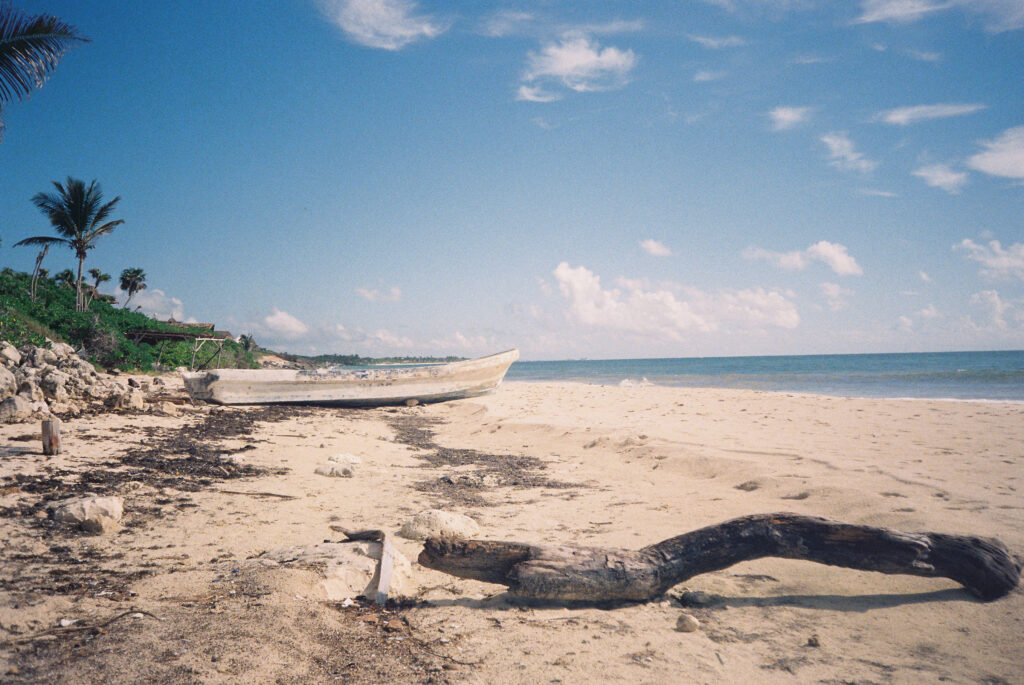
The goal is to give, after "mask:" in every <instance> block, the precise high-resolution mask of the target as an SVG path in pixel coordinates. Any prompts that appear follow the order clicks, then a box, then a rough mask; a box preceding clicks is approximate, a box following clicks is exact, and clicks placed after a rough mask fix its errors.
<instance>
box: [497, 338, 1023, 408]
mask: <svg viewBox="0 0 1024 685" xmlns="http://www.w3.org/2000/svg"><path fill="white" fill-rule="evenodd" d="M505 379H506V380H507V381H575V382H582V383H592V384H596V385H640V384H642V383H643V381H644V379H646V380H647V382H648V383H651V384H654V385H671V386H684V387H713V388H745V389H751V390H774V391H790V392H801V393H813V394H818V395H833V396H839V397H890V398H899V397H905V398H929V399H971V400H1012V401H1018V402H1024V351H1021V350H1017V351H1009V352H932V353H909V354H823V355H801V356H773V357H704V358H689V359H600V360H597V359H595V360H577V361H555V362H516V363H515V364H513V365H512V368H510V369H509V372H508V375H507V376H506V377H505Z"/></svg>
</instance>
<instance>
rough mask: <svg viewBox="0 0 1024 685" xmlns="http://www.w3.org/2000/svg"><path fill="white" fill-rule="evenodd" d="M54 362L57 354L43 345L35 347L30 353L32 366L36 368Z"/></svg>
mask: <svg viewBox="0 0 1024 685" xmlns="http://www.w3.org/2000/svg"><path fill="white" fill-rule="evenodd" d="M56 363H57V355H56V354H55V353H54V352H53V350H48V349H46V348H45V347H37V348H36V350H35V352H33V353H32V366H34V367H36V368H37V369H40V368H42V367H43V366H45V365H47V364H50V365H53V364H56Z"/></svg>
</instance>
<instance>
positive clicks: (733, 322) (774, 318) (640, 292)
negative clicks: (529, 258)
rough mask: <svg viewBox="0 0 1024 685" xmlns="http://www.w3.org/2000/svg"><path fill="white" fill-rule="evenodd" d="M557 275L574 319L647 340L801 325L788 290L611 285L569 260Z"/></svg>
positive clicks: (634, 282)
mask: <svg viewBox="0 0 1024 685" xmlns="http://www.w3.org/2000/svg"><path fill="white" fill-rule="evenodd" d="M554 276H555V280H556V281H557V283H558V287H559V290H560V291H561V293H562V295H563V296H564V297H565V298H566V299H567V300H568V306H569V308H568V312H567V313H568V315H569V317H570V318H571V319H572V320H574V321H576V322H578V323H580V324H583V325H585V326H592V327H595V328H603V329H610V330H616V331H621V332H625V333H629V334H633V335H637V336H640V337H644V338H653V339H660V340H674V341H677V340H682V339H683V338H684V335H685V334H686V333H688V332H690V331H697V332H711V331H716V330H719V329H720V328H722V327H732V328H741V329H743V328H746V329H749V328H761V327H765V326H773V327H780V328H795V327H796V326H797V325H798V324H799V323H800V316H799V314H798V313H797V311H796V307H795V306H794V305H793V303H792V302H791V301H790V300H789V299H787V297H786V296H785V295H784V294H782V293H780V292H777V291H766V290H764V289H763V288H756V289H747V290H723V291H720V292H718V293H706V292H704V291H701V290H699V289H697V288H679V287H677V286H674V284H668V285H667V286H659V287H657V288H651V287H648V286H646V284H645V283H644V282H643V281H639V280H628V279H618V280H617V281H616V286H617V287H615V288H611V289H605V288H603V287H602V286H601V281H600V278H599V277H598V276H597V275H596V274H595V273H593V272H592V271H590V270H589V269H587V268H586V267H584V266H579V267H575V268H573V267H570V266H569V264H568V263H566V262H562V263H561V264H559V265H558V267H557V268H556V269H555V270H554ZM677 290H681V291H682V295H683V297H680V296H678V295H677V292H676V291H677Z"/></svg>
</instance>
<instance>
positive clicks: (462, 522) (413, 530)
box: [398, 509, 480, 540]
mask: <svg viewBox="0 0 1024 685" xmlns="http://www.w3.org/2000/svg"><path fill="white" fill-rule="evenodd" d="M398 534H399V535H401V536H402V537H403V538H409V539H410V540H423V539H424V538H428V537H446V538H471V537H475V536H477V535H479V534H480V526H479V525H477V522H476V521H474V520H473V519H471V518H469V517H468V516H463V515H462V514H456V513H454V512H451V511H442V510H440V509H428V510H427V511H421V512H420V513H418V514H416V516H414V517H413V518H411V519H410V520H408V521H406V522H405V523H404V524H403V525H402V528H401V530H399V531H398Z"/></svg>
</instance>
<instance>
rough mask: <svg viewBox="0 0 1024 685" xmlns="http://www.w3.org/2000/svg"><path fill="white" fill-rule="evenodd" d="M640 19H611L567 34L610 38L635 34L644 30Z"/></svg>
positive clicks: (571, 30)
mask: <svg viewBox="0 0 1024 685" xmlns="http://www.w3.org/2000/svg"><path fill="white" fill-rule="evenodd" d="M644 26H645V24H644V21H643V20H642V19H613V20H612V21H606V22H603V23H601V24H582V25H580V26H575V27H573V28H571V29H569V31H568V33H576V34H580V35H584V34H590V35H595V36H611V35H615V34H618V33H637V32H638V31H643V30H644Z"/></svg>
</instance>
